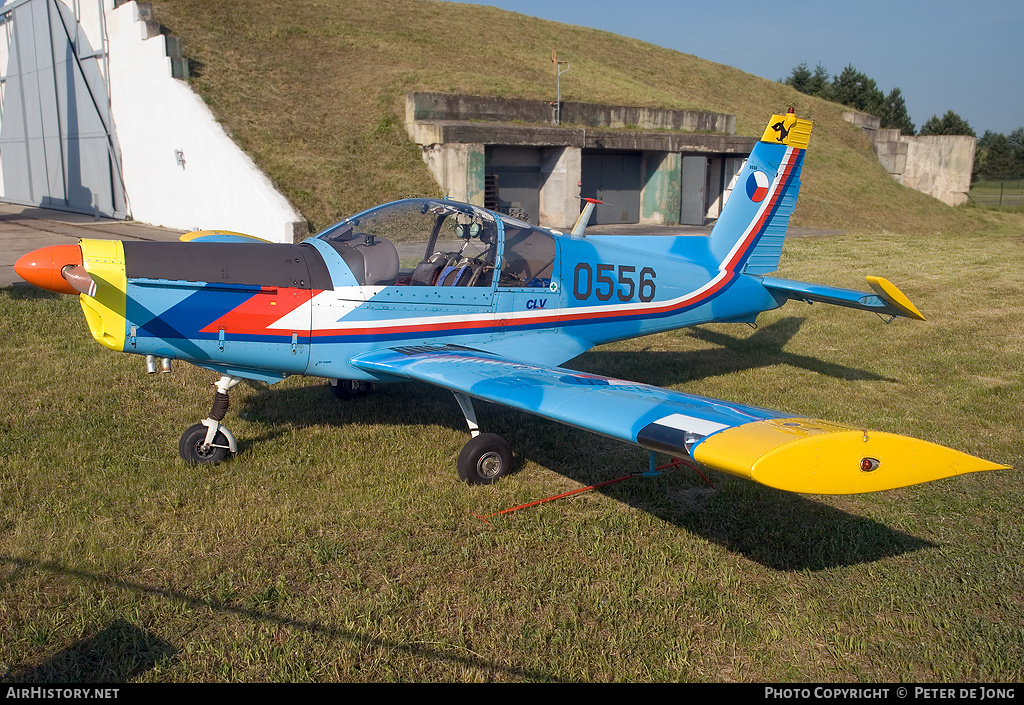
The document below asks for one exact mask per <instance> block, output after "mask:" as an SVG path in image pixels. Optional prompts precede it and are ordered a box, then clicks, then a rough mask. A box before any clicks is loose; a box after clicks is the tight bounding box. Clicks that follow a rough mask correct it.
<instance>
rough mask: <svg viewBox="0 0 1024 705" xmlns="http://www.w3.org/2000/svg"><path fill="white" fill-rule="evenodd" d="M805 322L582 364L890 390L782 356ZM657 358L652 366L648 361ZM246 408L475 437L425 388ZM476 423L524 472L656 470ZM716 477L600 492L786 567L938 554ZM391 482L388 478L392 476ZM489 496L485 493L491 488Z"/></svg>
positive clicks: (498, 416) (532, 431) (671, 477)
mask: <svg viewBox="0 0 1024 705" xmlns="http://www.w3.org/2000/svg"><path fill="white" fill-rule="evenodd" d="M802 322H803V319H800V318H792V317H791V318H784V319H781V320H779V321H777V322H776V323H774V324H772V325H770V326H766V327H765V328H763V329H761V330H759V331H758V332H757V333H755V334H754V335H752V336H749V337H747V338H745V339H740V338H733V337H731V336H728V335H724V334H721V333H716V332H712V331H709V330H703V329H696V330H693V331H691V334H692V335H694V336H695V337H697V338H699V339H701V340H705V341H707V342H711V343H714V344H716V345H719V346H721V347H719V348H715V349H712V350H698V351H684V352H636V353H633V352H617V351H600V350H599V351H594V352H589V353H586V354H584V355H583V356H581V357H580V358H579V360H578V361H574V363H576V362H578V363H579V365H578V367H580V368H583V369H586V371H588V372H594V373H598V374H605V375H610V376H620V375H621V376H626V375H627V373H628V374H629V375H630V376H631V377H632V378H633V379H637V381H640V382H643V383H646V384H653V385H657V386H668V385H672V384H677V383H679V382H683V381H693V380H700V379H704V378H709V377H714V376H719V375H725V374H729V373H731V372H736V371H739V370H744V369H750V368H751V367H759V366H771V365H780V364H785V365H790V366H796V367H800V368H802V369H807V370H811V371H813V372H816V373H818V374H822V375H827V376H832V377H836V378H839V379H844V380H857V379H860V380H865V379H866V380H878V381H887V378H886V377H883V376H881V375H876V374H874V373H871V372H868V371H865V370H860V369H856V368H851V367H846V366H843V365H837V364H833V363H828V362H825V361H822V360H819V359H817V358H814V357H810V356H804V355H797V354H793V353H788V352H785V351H784V350H783V349H782V348H783V347H784V346H785V344H786V343H787V342H788V341H789V339H790V338H791V337H792V336H793V335H795V334H796V332H797V331H798V330H799V328H800V325H801V323H802ZM652 357H653V358H654V360H655V361H654V362H651V361H650V360H651V358H652ZM570 366H571V367H577V365H576V364H571V365H570ZM638 369H639V370H640V372H639V373H638ZM638 377H639V379H638ZM242 406H243V408H242V409H241V412H242V413H245V414H246V416H247V417H248V418H249V419H250V420H252V421H254V422H257V423H263V424H267V425H268V426H270V427H273V426H275V425H277V424H282V425H284V424H298V425H302V426H312V425H320V424H326V425H331V426H338V427H344V426H349V425H362V424H374V425H376V424H381V425H398V426H418V425H423V424H428V423H429V424H436V425H441V426H444V427H447V428H450V429H453V430H456V431H459V432H465V431H466V424H465V420H464V419H463V417H462V414H461V413H460V411H459V409H458V406H457V405H456V404H455V402H454V400H453V399H452V398H451V396H450V395H449V394H448V393H447V392H444V391H442V390H438V389H437V388H436V387H433V386H431V385H427V384H424V383H418V382H412V383H407V384H395V385H379V386H377V387H376V388H375V390H374V392H373V393H371V394H370V395H368V396H366V397H363V398H359V399H354V400H351V401H347V402H338V401H337V400H335V399H334V397H333V396H332V395H331V393H330V391H329V390H328V389H327V386H326V385H319V386H307V387H300V388H294V389H287V390H276V389H274V388H266V389H263V390H262V391H261V392H260V393H258V394H255V395H250V396H249V397H247V398H246V400H245V402H243V405H242ZM478 416H479V420H480V422H481V427H482V428H483V429H485V430H488V431H493V432H495V433H499V434H501V435H502V436H504V437H506V438H508V439H509V441H510V442H511V443H512V445H513V447H515V448H517V449H518V451H519V453H518V456H517V458H516V465H517V468H516V469H520V468H521V467H522V465H523V464H524V463H525V462H526V460H527V459H529V460H532V461H534V462H536V463H537V464H539V465H541V466H543V467H546V468H549V469H551V470H553V471H555V472H558V473H560V474H562V475H564V476H566V477H569V478H571V479H572V480H574V481H576V482H579V483H581V484H583V485H584V486H587V485H591V484H596V483H598V482H601V481H604V480H608V479H612V478H613V477H616V476H621V475H623V474H624V472H627V473H628V472H630V471H638V470H644V469H646V468H647V457H646V453H645V452H644V451H642V450H639V449H636V448H633V447H632V446H628V445H626V444H624V443H621V442H619V441H615V440H611V439H607V438H604V437H602V436H598V435H596V434H593V433H591V432H588V431H583V430H580V429H576V428H572V427H566V426H563V425H560V424H552V423H551V422H550V421H546V420H544V419H542V418H539V417H536V416H533V415H530V414H527V413H524V412H519V411H515V410H512V409H509V408H507V407H503V406H498V405H493V404H486V405H485V404H481V405H480V408H479V409H478ZM339 432H340V431H339ZM280 433H282V432H280V431H277V430H274V429H273V428H268V429H267V432H266V433H265V434H263V435H262V436H260V437H256V438H252V439H250V440H248V441H242V442H241V450H242V451H243V452H244V450H245V448H246V446H247V445H249V444H253V445H256V444H260V443H263V442H265V441H266V440H269V439H271V438H274V437H276V436H277V435H279V434H280ZM663 460H664V459H663V458H662V459H661V461H663ZM661 461H659V462H661ZM438 471H439V472H440V471H442V470H438ZM709 477H710V478H711V481H712V482H713V483H714V484H715V488H714V489H712V488H710V487H707V486H706V485H705V483H704V481H703V480H702V479H701V478H700V477H699V476H697V475H696V474H695V473H693V472H692V471H689V470H686V469H680V470H669V471H666V473H665V474H664V475H663V476H662V477H659V478H638V479H636V480H633V481H630V482H623V483H618V484H615V485H611V486H608V487H605V488H601V489H599V490H598V491H600V492H603V493H604V494H606V495H607V496H610V497H614V498H615V499H616V500H618V501H621V502H623V503H625V504H628V505H630V506H632V507H635V508H638V509H642V510H644V511H646V512H648V513H650V514H652V515H653V516H657V517H658V518H659V519H662V520H663V521H665V522H667V523H670V524H674V525H675V526H678V527H679V528H682V529H685V530H686V531H689V532H691V533H693V534H696V535H699V536H702V537H704V538H705V539H707V540H709V541H713V542H714V543H717V544H719V545H721V546H723V547H725V548H727V549H728V550H730V551H734V552H737V553H740V554H742V555H744V556H746V557H747V558H750V559H751V560H754V561H756V562H758V563H761V564H763V565H765V566H767V567H769V568H773V569H776V570H783V571H799V570H824V569H828V568H832V567H836V566H843V565H854V564H858V563H864V562H870V561H875V560H879V559H882V558H885V557H888V556H893V555H899V554H903V553H907V552H911V551H917V550H920V549H923V548H928V547H932V546H934V544H932V543H930V542H928V541H925V540H922V539H919V538H916V537H914V536H910V535H908V534H905V533H903V532H900V531H896V530H894V529H891V528H889V527H887V526H885V525H884V524H881V523H879V522H876V521H873V520H870V519H865V518H863V517H858V516H855V515H852V514H849V513H847V512H844V511H841V510H839V509H836V508H834V507H831V506H829V505H827V504H823V503H821V502H817V501H814V500H813V499H809V498H807V497H804V496H802V495H799V494H794V493H790V492H783V491H780V490H775V489H772V488H770V487H765V486H762V485H759V484H757V483H753V482H749V481H746V480H742V479H737V478H732V477H730V476H728V475H726V474H723V473H711V474H709ZM381 481H382V482H383V481H386V480H385V478H383V477H382V478H381ZM506 481H507V480H506ZM479 489H480V490H481V491H483V492H486V491H487V489H486V487H481V488H479ZM566 511H572V509H571V508H567V509H566Z"/></svg>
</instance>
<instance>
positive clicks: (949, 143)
mask: <svg viewBox="0 0 1024 705" xmlns="http://www.w3.org/2000/svg"><path fill="white" fill-rule="evenodd" d="M843 119H845V120H846V121H847V122H850V123H853V124H854V125H857V126H858V127H861V128H862V129H864V131H865V132H866V133H867V135H868V137H869V138H870V140H871V144H872V146H873V147H874V149H875V154H877V155H878V161H879V162H881V164H882V166H883V167H885V170H886V171H888V172H889V173H890V174H891V175H892V177H893V178H894V179H896V180H897V181H899V182H900V183H901V184H903V185H904V186H907V187H908V188H912V189H914V190H915V191H920V192H922V193H926V194H928V195H929V196H933V197H935V198H937V199H939V200H940V201H942V202H943V203H946V204H949V205H951V206H960V205H963V204H964V203H967V192H968V191H970V189H971V172H972V171H973V170H974V152H975V149H976V148H977V146H978V142H977V140H976V139H975V138H973V137H971V136H970V135H926V136H924V137H909V136H906V135H903V134H902V133H901V132H900V131H899V130H894V129H884V130H883V129H881V128H880V125H881V120H880V119H879V118H877V117H874V116H873V115H865V114H864V113H858V112H846V113H843Z"/></svg>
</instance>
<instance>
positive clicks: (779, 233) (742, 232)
mask: <svg viewBox="0 0 1024 705" xmlns="http://www.w3.org/2000/svg"><path fill="white" fill-rule="evenodd" d="M810 137H811V121H810V120H800V119H798V118H797V116H796V115H795V113H793V111H792V108H790V112H789V113H788V114H786V115H773V116H772V118H771V120H769V121H768V127H766V128H765V131H764V134H763V135H761V140H760V141H759V142H758V143H757V144H756V145H755V146H754V151H752V152H751V153H750V157H749V158H748V159H747V163H746V164H745V165H744V167H743V169H742V170H741V171H740V173H739V174H738V175H737V179H736V187H735V188H734V189H733V192H732V195H731V196H730V197H729V200H728V201H727V202H726V204H725V208H723V209H722V214H721V216H719V218H718V222H717V223H716V224H715V227H714V228H713V229H712V230H711V238H710V240H711V241H710V247H711V254H712V255H713V256H714V257H715V259H716V260H718V262H719V263H720V265H721V268H722V269H728V270H731V271H735V272H744V273H747V274H766V273H768V272H774V271H775V270H776V269H778V268H779V258H780V257H781V255H782V244H783V242H784V241H785V239H786V229H787V228H788V227H789V217H790V216H791V215H792V214H793V208H794V207H795V206H796V197H797V194H798V193H799V191H800V169H801V167H802V165H803V161H804V152H805V151H806V150H807V142H808V140H809V139H810Z"/></svg>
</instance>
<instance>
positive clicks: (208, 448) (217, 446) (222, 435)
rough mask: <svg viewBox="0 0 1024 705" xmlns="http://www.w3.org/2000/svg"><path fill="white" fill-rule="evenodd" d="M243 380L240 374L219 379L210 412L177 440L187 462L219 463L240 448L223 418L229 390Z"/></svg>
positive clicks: (179, 449)
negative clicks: (223, 423) (224, 424)
mask: <svg viewBox="0 0 1024 705" xmlns="http://www.w3.org/2000/svg"><path fill="white" fill-rule="evenodd" d="M241 381H242V380H241V378H239V377H230V376H228V375H224V376H223V377H221V378H220V379H219V380H218V381H217V391H216V392H215V393H214V395H213V407H212V408H211V409H210V416H209V417H208V418H205V419H203V420H202V421H201V422H200V423H197V424H196V425H194V426H190V427H189V429H188V430H187V431H185V433H183V434H182V436H181V439H180V440H179V441H178V453H179V454H180V455H181V457H182V459H183V460H184V461H185V462H186V463H192V464H194V465H202V464H213V463H219V462H220V461H222V460H224V458H226V457H227V456H228V455H230V454H232V453H237V452H238V442H237V441H236V440H235V437H234V436H233V435H232V434H231V431H229V430H228V429H227V428H225V427H224V426H221V424H220V422H221V420H222V419H223V418H224V415H225V414H227V412H228V404H229V399H228V391H229V390H230V389H231V388H232V387H234V386H235V385H236V384H238V383H239V382H241Z"/></svg>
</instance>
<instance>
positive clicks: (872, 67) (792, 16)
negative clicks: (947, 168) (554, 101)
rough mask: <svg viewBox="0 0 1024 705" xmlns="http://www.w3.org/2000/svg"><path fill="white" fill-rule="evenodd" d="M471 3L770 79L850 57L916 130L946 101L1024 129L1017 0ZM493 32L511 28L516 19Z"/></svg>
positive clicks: (980, 121)
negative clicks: (899, 103) (896, 96)
mask: <svg viewBox="0 0 1024 705" xmlns="http://www.w3.org/2000/svg"><path fill="white" fill-rule="evenodd" d="M457 1H459V2H462V1H463V0H457ZM473 4H478V5H491V6H493V7H500V8H502V9H505V10H512V11H514V12H519V13H522V14H524V15H531V16H533V17H541V18H544V19H548V20H554V21H556V22H564V23H566V24H574V25H582V26H585V27H594V28H596V29H603V30H607V31H609V32H614V33H615V34H622V35H625V36H628V37H633V38H636V39H641V40H643V41H646V42H650V43H652V44H657V45H659V46H663V47H667V48H669V49H675V50H677V51H681V52H685V53H687V54H694V55H695V56H699V57H700V58H702V59H708V60H710V61H715V62H718V63H720V64H727V65H729V66H735V67H736V68H738V69H742V70H743V71H746V72H748V73H752V74H755V75H757V76H762V77H763V78H767V79H770V80H773V81H775V80H778V79H780V78H783V79H784V78H787V77H788V76H789V75H790V73H791V72H792V70H793V67H794V66H796V65H797V64H799V63H800V62H801V61H805V62H807V65H808V67H809V68H810V69H811V70H813V69H814V67H815V66H817V65H818V64H819V63H820V64H821V65H823V66H824V67H825V68H826V69H827V70H828V72H829V74H830V75H835V74H837V73H839V72H841V71H842V70H843V68H844V67H846V66H847V65H848V64H852V65H853V66H854V67H855V68H856V69H857V70H858V71H860V72H862V73H864V74H866V75H867V76H868V77H870V78H872V79H874V80H875V82H876V83H877V84H878V87H879V88H880V89H881V90H882V92H883V93H888V92H889V91H890V90H892V89H893V88H895V87H899V88H900V90H901V91H902V93H903V99H904V100H905V101H906V104H907V112H908V113H909V114H910V119H911V120H912V121H913V122H914V124H915V125H916V127H917V129H921V126H922V125H923V124H924V123H925V122H926V121H927V120H928V118H930V117H931V116H932V115H938V116H940V117H941V116H942V115H944V114H945V113H946V111H947V110H953V111H954V112H956V113H957V114H958V115H960V117H962V118H964V119H965V120H967V122H968V123H970V125H971V127H972V128H974V131H975V132H976V133H977V134H978V136H979V137H980V136H981V135H982V134H983V133H984V132H985V130H992V131H993V132H1002V133H1004V134H1006V135H1009V134H1010V132H1012V131H1013V130H1014V129H1016V128H1018V127H1022V126H1024V1H1022V0H971V1H965V0H957V1H954V0H928V1H925V0H858V1H857V2H834V1H833V0H790V1H789V2H778V1H775V2H764V1H763V0H762V1H761V2H753V1H752V0H701V1H699V2H693V1H689V2H688V1H687V0H493V1H492V2H475V3H473ZM494 29H495V30H497V29H498V28H494ZM491 36H493V37H494V38H495V39H498V38H500V37H503V36H506V37H508V36H510V37H514V36H515V27H507V28H504V31H495V32H493V34H492V35H491ZM552 48H554V49H557V48H558V47H552Z"/></svg>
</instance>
